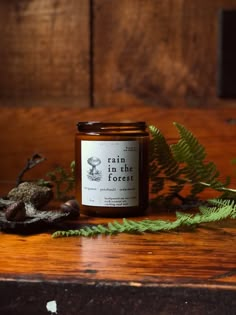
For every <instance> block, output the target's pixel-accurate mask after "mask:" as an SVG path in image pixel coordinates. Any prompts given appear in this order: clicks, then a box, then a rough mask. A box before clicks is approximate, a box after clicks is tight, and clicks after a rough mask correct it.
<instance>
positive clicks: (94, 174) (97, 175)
mask: <svg viewBox="0 0 236 315" xmlns="http://www.w3.org/2000/svg"><path fill="white" fill-rule="evenodd" d="M87 162H88V164H89V165H91V166H92V168H90V169H89V170H88V175H87V176H88V179H89V180H92V181H97V182H99V181H100V180H101V178H102V172H101V171H99V170H98V169H97V166H98V165H99V164H101V160H100V159H99V158H98V157H95V156H91V157H90V158H89V159H88V160H87Z"/></svg>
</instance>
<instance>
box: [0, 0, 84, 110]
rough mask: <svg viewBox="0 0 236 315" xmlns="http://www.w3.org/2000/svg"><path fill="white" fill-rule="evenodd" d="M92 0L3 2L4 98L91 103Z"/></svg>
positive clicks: (0, 95)
mask: <svg viewBox="0 0 236 315" xmlns="http://www.w3.org/2000/svg"><path fill="white" fill-rule="evenodd" d="M88 26H89V2H88V1H86V0H80V1H76V0H69V1H64V0H54V1H50V0H43V1H37V0H30V1H28V0H24V1H17V0H14V1H1V3H0V38H1V45H0V59H1V63H0V73H1V76H0V99H1V102H2V103H4V104H7V105H9V106H12V105H16V106H18V105H22V104H26V105H29V106H35V105H48V104H54V105H62V104H63V105H64V106H72V105H77V106H79V107H87V106H89V27H88Z"/></svg>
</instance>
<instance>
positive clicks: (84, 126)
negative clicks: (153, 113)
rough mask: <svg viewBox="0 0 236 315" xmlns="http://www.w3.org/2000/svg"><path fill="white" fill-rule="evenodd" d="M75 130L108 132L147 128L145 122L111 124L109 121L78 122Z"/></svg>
mask: <svg viewBox="0 0 236 315" xmlns="http://www.w3.org/2000/svg"><path fill="white" fill-rule="evenodd" d="M77 128H78V130H79V131H86V130H91V129H96V130H98V129H99V130H109V129H118V130H120V129H123V130H124V129H129V130H136V129H142V130H145V129H146V128H147V124H146V122H145V121H119V122H117V121H116V122H111V121H105V122H103V121H80V122H78V123H77Z"/></svg>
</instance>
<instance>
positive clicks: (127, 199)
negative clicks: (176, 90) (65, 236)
mask: <svg viewBox="0 0 236 315" xmlns="http://www.w3.org/2000/svg"><path fill="white" fill-rule="evenodd" d="M77 126H78V132H77V133H76V136H75V162H76V164H75V165H76V167H75V178H76V198H77V200H78V202H79V205H80V211H81V213H84V214H87V215H91V216H107V217H114V216H136V215H140V214H143V213H144V212H145V210H146V209H147V207H148V144H149V134H148V131H147V125H146V123H145V122H116V123H112V122H79V123H78V125H77Z"/></svg>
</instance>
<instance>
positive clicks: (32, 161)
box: [16, 153, 46, 186]
mask: <svg viewBox="0 0 236 315" xmlns="http://www.w3.org/2000/svg"><path fill="white" fill-rule="evenodd" d="M45 160H46V158H45V157H43V156H41V155H40V154H38V153H35V154H34V155H32V157H31V158H30V159H28V160H27V163H26V165H25V167H24V168H23V170H22V171H21V172H20V173H19V175H18V176H17V179H16V186H18V185H19V184H20V183H21V182H22V181H23V176H24V174H25V173H26V172H27V171H28V170H30V169H31V168H33V167H35V166H36V165H38V164H39V163H41V162H43V161H45Z"/></svg>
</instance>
